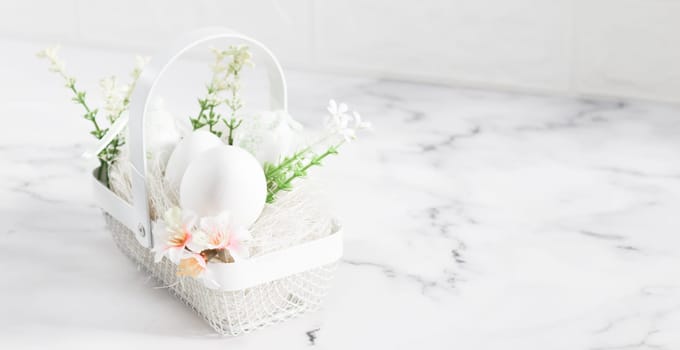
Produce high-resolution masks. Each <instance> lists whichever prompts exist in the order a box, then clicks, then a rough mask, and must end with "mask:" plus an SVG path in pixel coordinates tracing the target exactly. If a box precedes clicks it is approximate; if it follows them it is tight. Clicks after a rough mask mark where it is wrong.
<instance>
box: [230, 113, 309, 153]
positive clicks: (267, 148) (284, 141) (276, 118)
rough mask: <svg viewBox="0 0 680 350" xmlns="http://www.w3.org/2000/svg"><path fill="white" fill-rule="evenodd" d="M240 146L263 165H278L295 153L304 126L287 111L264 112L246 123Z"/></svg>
mask: <svg viewBox="0 0 680 350" xmlns="http://www.w3.org/2000/svg"><path fill="white" fill-rule="evenodd" d="M243 129H244V130H240V131H241V133H240V138H239V139H238V145H239V146H241V147H243V148H245V149H247V150H248V151H249V152H250V153H251V154H253V155H254V156H255V158H257V160H258V161H259V162H260V163H261V164H264V163H266V162H267V163H274V164H275V163H278V162H279V161H280V160H281V159H282V158H283V157H286V156H288V155H290V154H291V153H292V152H293V151H294V148H295V147H294V146H295V144H294V143H295V136H296V135H295V133H296V132H297V131H299V130H301V129H302V125H300V123H298V122H297V121H295V120H294V119H293V118H292V117H291V116H290V115H289V114H288V113H287V112H285V111H274V112H262V113H260V114H257V115H254V116H253V117H252V118H249V119H247V120H245V121H244V125H243Z"/></svg>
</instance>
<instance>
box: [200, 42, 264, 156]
mask: <svg viewBox="0 0 680 350" xmlns="http://www.w3.org/2000/svg"><path fill="white" fill-rule="evenodd" d="M212 52H213V54H214V55H215V63H214V64H213V66H212V71H213V76H212V79H211V80H210V83H208V85H207V86H206V88H207V90H208V93H207V95H206V97H205V98H203V99H199V100H198V103H199V106H200V110H199V112H198V116H197V117H196V118H190V120H191V125H192V126H193V128H194V130H196V129H200V128H202V127H205V126H208V130H209V131H210V132H211V133H213V134H215V135H217V136H218V137H222V136H223V131H222V130H219V129H218V128H217V127H218V124H220V123H222V124H224V125H225V127H226V128H227V130H228V134H227V135H225V138H226V140H225V141H226V142H227V144H229V145H233V144H234V130H236V129H237V128H238V127H239V126H241V123H242V119H241V118H240V117H239V115H238V112H239V110H240V109H241V108H243V106H244V103H243V101H242V100H241V96H240V90H241V79H240V73H241V71H242V70H243V68H244V67H245V66H251V67H252V66H254V63H253V61H252V55H251V53H250V51H249V49H248V47H247V46H242V45H240V46H230V47H229V48H227V49H226V50H220V49H216V48H212ZM221 104H224V105H225V106H227V107H228V108H229V116H228V117H225V116H222V115H221V114H219V113H218V111H217V110H216V108H217V107H218V106H219V105H221Z"/></svg>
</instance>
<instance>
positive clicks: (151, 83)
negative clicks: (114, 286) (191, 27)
mask: <svg viewBox="0 0 680 350" xmlns="http://www.w3.org/2000/svg"><path fill="white" fill-rule="evenodd" d="M214 39H238V40H243V41H246V42H248V44H249V45H252V46H253V47H254V48H255V49H258V50H259V51H261V52H264V53H265V57H266V58H267V60H266V61H265V62H264V65H265V68H266V70H267V73H268V75H269V85H270V105H271V107H272V109H273V110H284V111H285V110H287V107H288V105H287V91H286V81H285V78H284V75H283V71H282V70H281V65H280V64H279V62H278V61H277V59H276V57H274V55H273V54H272V53H271V51H269V49H268V48H267V47H266V46H264V45H263V44H262V43H260V42H258V41H256V40H254V39H252V38H249V37H247V36H245V35H243V34H241V33H238V32H236V31H233V30H230V29H226V28H219V27H210V28H203V29H199V30H196V31H192V32H189V33H187V34H185V35H184V36H182V37H180V38H179V39H178V40H177V41H176V42H175V43H174V45H172V46H171V47H170V48H169V49H168V50H165V51H163V52H161V53H160V54H158V55H155V56H154V57H153V59H152V61H151V62H150V63H149V64H148V65H147V67H146V68H145V69H144V70H143V72H142V75H141V76H140V77H139V80H138V82H137V86H136V88H135V90H134V91H133V93H132V96H131V98H130V120H129V130H130V136H129V140H128V142H129V145H130V160H131V163H132V167H131V168H132V175H131V178H132V202H133V209H134V212H135V213H136V216H137V222H138V224H137V230H136V231H135V237H136V238H137V240H138V241H139V243H140V244H142V245H143V246H145V247H148V248H151V247H153V241H152V234H151V219H150V217H149V199H148V192H147V188H146V180H145V179H146V151H145V146H144V115H145V114H146V111H147V109H148V107H149V97H150V96H151V94H152V92H153V90H154V88H155V87H156V84H157V83H158V81H159V79H160V77H161V75H162V74H163V73H164V72H165V71H166V70H167V69H168V67H170V65H171V64H172V63H173V62H174V61H175V60H176V59H177V58H178V57H179V56H180V55H182V54H183V53H185V52H186V51H188V50H189V49H191V48H193V47H195V46H197V45H199V44H201V43H204V42H206V41H210V40H214Z"/></svg>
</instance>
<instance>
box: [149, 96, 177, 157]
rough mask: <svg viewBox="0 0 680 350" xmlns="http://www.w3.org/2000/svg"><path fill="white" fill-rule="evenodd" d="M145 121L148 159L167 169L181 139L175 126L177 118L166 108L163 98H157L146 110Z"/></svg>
mask: <svg viewBox="0 0 680 350" xmlns="http://www.w3.org/2000/svg"><path fill="white" fill-rule="evenodd" d="M144 123H145V127H144V140H145V142H146V151H147V160H148V161H151V162H154V163H155V165H154V166H156V165H157V166H161V169H165V166H166V164H167V162H168V159H169V158H170V154H172V151H173V149H174V148H175V145H176V144H177V143H178V142H179V140H180V134H179V132H177V129H176V128H175V124H176V118H175V117H174V116H173V115H172V114H171V113H170V112H169V111H168V110H167V109H166V108H165V103H164V101H163V99H161V98H157V99H155V100H154V101H153V104H152V105H151V107H150V108H149V110H148V111H147V112H146V116H145V120H144Z"/></svg>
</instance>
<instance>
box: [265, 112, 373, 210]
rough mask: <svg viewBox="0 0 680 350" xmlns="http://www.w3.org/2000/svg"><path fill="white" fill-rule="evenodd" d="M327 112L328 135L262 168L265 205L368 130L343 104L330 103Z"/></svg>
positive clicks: (368, 127)
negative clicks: (265, 185)
mask: <svg viewBox="0 0 680 350" xmlns="http://www.w3.org/2000/svg"><path fill="white" fill-rule="evenodd" d="M327 110H328V113H329V115H328V116H327V117H326V130H327V134H326V135H325V136H324V137H322V138H321V139H320V140H318V141H317V142H315V143H313V144H312V145H310V146H307V147H305V148H303V149H302V150H300V151H297V152H296V153H295V154H293V155H292V156H290V157H286V158H284V159H283V160H282V161H281V162H280V163H279V164H272V163H265V164H264V173H265V177H266V179H267V203H272V202H273V201H274V200H276V195H277V193H278V192H279V191H289V190H290V189H292V187H293V184H292V183H293V181H294V180H295V179H297V178H301V177H305V176H307V170H309V168H311V167H313V166H319V165H321V162H322V161H323V160H324V159H325V158H326V157H328V156H330V155H332V154H337V153H338V148H340V146H342V145H343V144H345V143H349V142H351V141H353V140H355V139H356V137H357V132H358V131H360V130H367V129H371V123H368V122H364V121H362V120H361V116H360V115H359V113H357V112H355V111H353V112H351V113H350V110H349V107H348V106H347V105H346V104H344V103H340V104H338V103H337V102H335V101H334V100H330V102H329V103H328V108H327ZM338 139H339V140H338ZM328 142H330V143H331V145H330V146H327V147H326V148H325V150H324V152H321V153H316V152H315V150H314V147H315V146H317V145H321V144H327V143H328Z"/></svg>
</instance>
